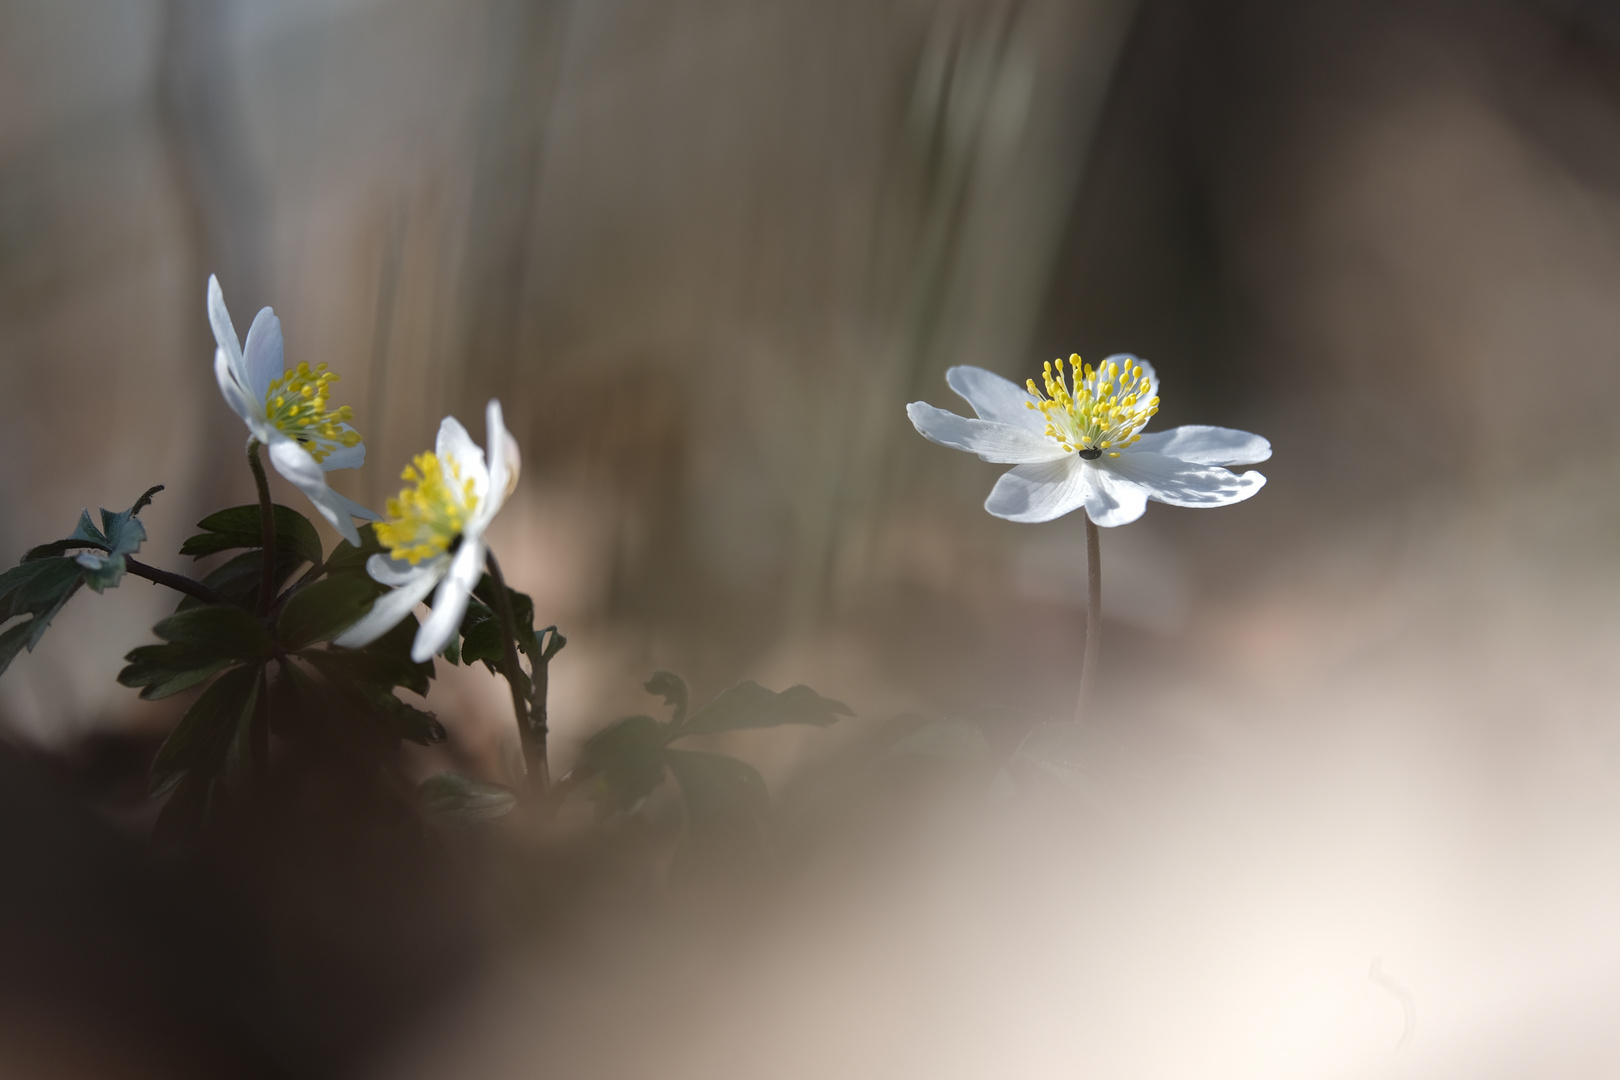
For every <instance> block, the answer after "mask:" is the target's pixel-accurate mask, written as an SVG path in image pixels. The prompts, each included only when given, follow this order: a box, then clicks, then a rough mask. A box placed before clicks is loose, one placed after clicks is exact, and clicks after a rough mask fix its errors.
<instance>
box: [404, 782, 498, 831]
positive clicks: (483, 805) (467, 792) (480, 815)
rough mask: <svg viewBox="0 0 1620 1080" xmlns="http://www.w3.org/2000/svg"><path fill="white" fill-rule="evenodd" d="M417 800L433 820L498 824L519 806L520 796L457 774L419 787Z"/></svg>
mask: <svg viewBox="0 0 1620 1080" xmlns="http://www.w3.org/2000/svg"><path fill="white" fill-rule="evenodd" d="M416 797H417V799H418V800H420V802H421V804H422V812H423V813H425V814H427V815H428V816H429V817H433V818H437V819H439V820H441V821H448V822H454V823H456V824H462V825H469V824H476V823H478V822H483V821H494V820H495V819H496V818H499V817H504V816H505V815H507V814H509V813H511V812H512V808H513V807H514V806H516V805H517V795H516V794H515V793H514V792H513V791H512V789H511V788H507V787H502V786H501V785H500V784H487V783H484V782H483V781H480V780H469V779H468V778H467V777H465V776H457V775H456V774H455V773H438V774H437V775H435V776H430V777H428V778H427V779H426V780H424V781H422V783H421V785H420V786H418V787H417V789H416Z"/></svg>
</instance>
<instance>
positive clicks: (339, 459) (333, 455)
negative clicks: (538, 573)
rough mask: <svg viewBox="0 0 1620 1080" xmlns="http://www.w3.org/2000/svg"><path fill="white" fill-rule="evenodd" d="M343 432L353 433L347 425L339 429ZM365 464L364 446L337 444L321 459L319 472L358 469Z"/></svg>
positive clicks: (359, 444) (362, 444)
mask: <svg viewBox="0 0 1620 1080" xmlns="http://www.w3.org/2000/svg"><path fill="white" fill-rule="evenodd" d="M341 430H343V431H353V430H354V429H353V428H351V427H350V426H349V425H348V424H344V425H342V427H341ZM365 463H366V444H365V443H355V444H354V445H353V446H344V445H343V444H342V443H338V444H337V445H336V447H335V448H334V449H333V450H332V451H331V452H330V453H329V454H327V455H326V457H324V458H322V459H321V471H322V472H332V471H334V470H336V469H358V468H359V467H360V466H362V465H364V464H365Z"/></svg>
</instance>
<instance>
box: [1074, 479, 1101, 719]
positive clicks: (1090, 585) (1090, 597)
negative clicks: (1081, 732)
mask: <svg viewBox="0 0 1620 1080" xmlns="http://www.w3.org/2000/svg"><path fill="white" fill-rule="evenodd" d="M1080 512H1081V513H1082V514H1085V510H1083V509H1082V510H1081V511H1080ZM1101 539H1102V538H1101V537H1100V536H1099V535H1098V533H1097V523H1096V522H1094V521H1092V520H1091V515H1089V514H1086V646H1085V652H1084V653H1083V654H1082V656H1081V660H1080V695H1079V697H1078V698H1077V699H1076V700H1075V703H1074V722H1075V723H1076V724H1080V723H1084V722H1085V719H1086V716H1087V714H1089V713H1090V711H1091V694H1092V687H1093V686H1094V685H1095V684H1096V682H1097V658H1098V655H1099V654H1100V653H1101V652H1102V552H1101V551H1100V550H1099V548H1100V547H1101Z"/></svg>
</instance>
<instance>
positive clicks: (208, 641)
mask: <svg viewBox="0 0 1620 1080" xmlns="http://www.w3.org/2000/svg"><path fill="white" fill-rule="evenodd" d="M152 632H153V633H154V634H156V635H157V636H158V637H160V638H163V639H164V640H165V641H172V642H175V643H177V644H180V645H191V646H195V647H197V648H198V649H200V650H206V651H208V652H210V653H211V654H212V655H213V656H215V657H219V658H225V659H231V660H258V659H262V658H264V657H267V656H269V655H270V652H271V650H272V649H273V648H274V646H275V642H274V641H272V640H271V637H270V632H269V631H268V630H266V629H265V628H264V624H263V623H261V622H259V620H258V619H257V618H255V617H254V616H253V614H252V612H249V611H245V610H243V609H242V608H239V607H232V606H230V605H226V604H208V605H205V606H203V607H196V608H191V609H189V610H186V611H181V612H178V613H176V614H174V615H170V616H169V617H168V618H167V619H164V620H163V621H162V622H160V623H158V624H157V625H156V626H154V627H152Z"/></svg>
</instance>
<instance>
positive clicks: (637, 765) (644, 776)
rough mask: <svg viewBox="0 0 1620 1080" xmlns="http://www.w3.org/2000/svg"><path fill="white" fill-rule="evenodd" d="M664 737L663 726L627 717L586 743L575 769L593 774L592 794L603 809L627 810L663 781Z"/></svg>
mask: <svg viewBox="0 0 1620 1080" xmlns="http://www.w3.org/2000/svg"><path fill="white" fill-rule="evenodd" d="M668 734H669V727H668V725H667V724H660V723H659V722H658V721H657V720H654V719H653V718H652V717H650V716H631V717H626V718H625V719H623V720H620V721H619V722H618V723H616V724H614V725H612V726H611V727H607V728H603V729H602V730H601V731H598V732H597V733H596V734H595V735H592V736H591V737H590V739H589V740H587V741H586V743H585V748H584V752H583V753H582V754H581V756H580V764H579V766H578V767H579V768H582V769H584V770H586V771H587V772H592V773H595V774H596V776H597V782H596V785H595V787H594V789H593V793H592V794H593V797H594V798H596V799H597V800H598V802H599V803H600V804H601V805H602V807H603V809H604V810H607V811H610V812H611V811H628V810H631V809H633V808H634V807H636V806H637V805H639V804H640V803H641V802H642V800H644V799H646V798H647V796H649V795H651V794H652V793H653V789H654V788H656V787H657V786H658V785H659V783H660V782H662V780H663V779H664V741H665V739H666V738H667V737H668Z"/></svg>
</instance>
